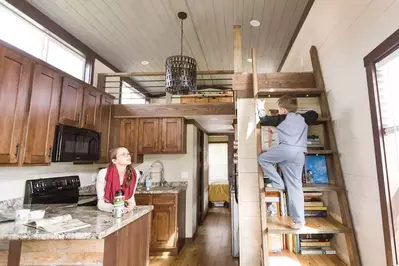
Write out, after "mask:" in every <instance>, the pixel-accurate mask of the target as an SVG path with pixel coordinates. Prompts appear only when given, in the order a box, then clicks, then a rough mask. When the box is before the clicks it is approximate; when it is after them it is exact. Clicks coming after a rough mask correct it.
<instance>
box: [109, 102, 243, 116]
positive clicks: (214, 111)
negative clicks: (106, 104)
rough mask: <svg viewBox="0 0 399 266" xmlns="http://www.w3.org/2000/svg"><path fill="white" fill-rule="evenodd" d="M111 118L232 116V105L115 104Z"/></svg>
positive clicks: (233, 112) (233, 111) (233, 110)
mask: <svg viewBox="0 0 399 266" xmlns="http://www.w3.org/2000/svg"><path fill="white" fill-rule="evenodd" d="M112 114H113V118H129V117H160V116H162V117H185V116H194V115H195V116H199V115H234V114H235V109H234V103H186V104H180V103H176V104H117V105H113V106H112Z"/></svg>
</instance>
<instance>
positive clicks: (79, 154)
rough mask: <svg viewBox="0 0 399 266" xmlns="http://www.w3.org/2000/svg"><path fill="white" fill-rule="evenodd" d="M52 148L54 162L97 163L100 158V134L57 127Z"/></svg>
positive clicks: (61, 126) (86, 130)
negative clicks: (53, 150)
mask: <svg viewBox="0 0 399 266" xmlns="http://www.w3.org/2000/svg"><path fill="white" fill-rule="evenodd" d="M54 146H55V152H54V153H53V161H55V162H76V161H97V160H98V159H99V158H100V134H99V133H98V132H95V131H93V130H89V129H82V128H76V127H70V126H65V125H59V126H57V129H56V138H55V142H54Z"/></svg>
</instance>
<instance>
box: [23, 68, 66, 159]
mask: <svg viewBox="0 0 399 266" xmlns="http://www.w3.org/2000/svg"><path fill="white" fill-rule="evenodd" d="M60 91H61V76H60V74H59V73H57V72H56V71H54V70H52V69H50V68H48V67H45V66H43V65H40V64H35V66H34V72H33V81H32V92H31V98H30V107H29V114H28V121H27V138H26V149H25V156H24V164H48V163H50V161H51V153H52V148H53V141H54V133H55V126H56V124H57V121H58V111H59V100H60Z"/></svg>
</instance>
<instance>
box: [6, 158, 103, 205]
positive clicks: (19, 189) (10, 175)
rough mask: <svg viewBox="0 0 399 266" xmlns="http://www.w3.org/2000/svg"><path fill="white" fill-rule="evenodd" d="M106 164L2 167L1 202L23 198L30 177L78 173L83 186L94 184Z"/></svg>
mask: <svg viewBox="0 0 399 266" xmlns="http://www.w3.org/2000/svg"><path fill="white" fill-rule="evenodd" d="M104 166H105V165H104V164H89V165H73V164H72V163H52V164H51V165H50V166H23V167H0V202H1V201H7V200H9V199H18V198H23V196H24V192H25V181H26V180H29V179H39V178H49V177H60V176H70V175H78V176H79V178H80V182H81V186H82V187H85V186H89V185H93V184H95V180H96V176H97V173H98V171H99V170H98V169H99V168H101V167H104ZM10 188H12V189H10Z"/></svg>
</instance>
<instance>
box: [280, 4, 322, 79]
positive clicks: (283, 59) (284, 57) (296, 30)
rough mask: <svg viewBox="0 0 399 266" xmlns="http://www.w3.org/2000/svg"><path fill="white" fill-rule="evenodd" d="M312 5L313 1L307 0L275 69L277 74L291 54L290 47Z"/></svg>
mask: <svg viewBox="0 0 399 266" xmlns="http://www.w3.org/2000/svg"><path fill="white" fill-rule="evenodd" d="M313 3H314V0H309V1H308V3H307V4H306V7H305V9H304V11H303V13H302V16H301V18H300V19H299V22H298V25H297V26H296V29H295V31H294V34H293V35H292V38H291V40H290V42H289V44H288V46H287V50H286V51H285V53H284V56H283V58H282V59H281V62H280V65H279V66H278V68H277V72H280V71H281V69H282V68H283V66H284V64H285V61H286V60H287V57H288V55H289V54H290V52H291V49H292V46H293V45H294V43H295V40H296V38H297V37H298V34H299V32H300V31H301V29H302V26H303V23H305V20H306V18H307V17H308V15H309V12H310V10H311V9H312V6H313Z"/></svg>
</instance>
